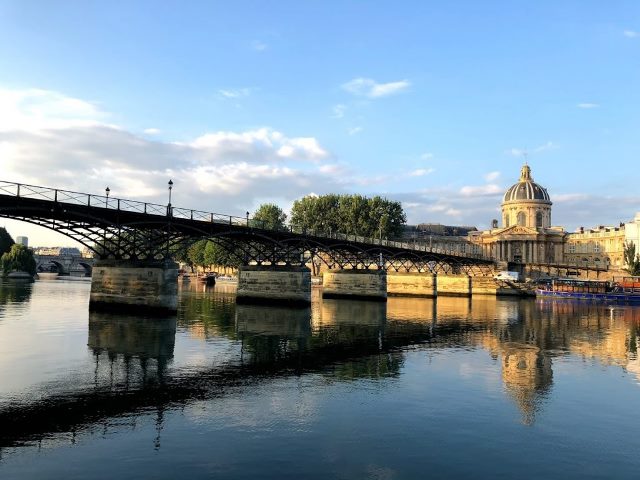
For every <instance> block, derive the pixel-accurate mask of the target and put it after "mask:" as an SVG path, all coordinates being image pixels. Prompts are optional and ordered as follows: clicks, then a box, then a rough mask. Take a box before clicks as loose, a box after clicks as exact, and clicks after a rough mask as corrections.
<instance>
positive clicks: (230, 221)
mask: <svg viewBox="0 0 640 480" xmlns="http://www.w3.org/2000/svg"><path fill="white" fill-rule="evenodd" d="M229 225H233V221H232V219H231V215H229Z"/></svg>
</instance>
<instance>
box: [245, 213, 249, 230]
mask: <svg viewBox="0 0 640 480" xmlns="http://www.w3.org/2000/svg"><path fill="white" fill-rule="evenodd" d="M246 215H247V227H248V226H249V212H247V213H246Z"/></svg>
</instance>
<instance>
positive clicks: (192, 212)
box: [191, 210, 193, 220]
mask: <svg viewBox="0 0 640 480" xmlns="http://www.w3.org/2000/svg"><path fill="white" fill-rule="evenodd" d="M191 220H193V210H191Z"/></svg>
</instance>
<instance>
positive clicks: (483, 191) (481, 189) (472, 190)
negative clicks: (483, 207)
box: [460, 183, 504, 197]
mask: <svg viewBox="0 0 640 480" xmlns="http://www.w3.org/2000/svg"><path fill="white" fill-rule="evenodd" d="M502 193H504V189H503V188H502V187H500V186H498V185H495V184H493V183H490V184H487V185H479V186H470V185H466V186H464V187H462V188H461V189H460V194H461V195H464V196H465V197H486V196H497V195H501V194H502Z"/></svg>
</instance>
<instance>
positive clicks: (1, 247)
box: [0, 227, 15, 255]
mask: <svg viewBox="0 0 640 480" xmlns="http://www.w3.org/2000/svg"><path fill="white" fill-rule="evenodd" d="M14 243H15V242H14V241H13V238H11V235H9V232H7V229H6V228H3V227H0V255H3V254H5V253H6V252H8V251H9V250H11V246H12V245H13V244H14Z"/></svg>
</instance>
